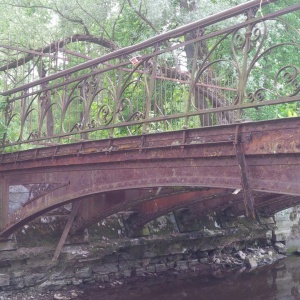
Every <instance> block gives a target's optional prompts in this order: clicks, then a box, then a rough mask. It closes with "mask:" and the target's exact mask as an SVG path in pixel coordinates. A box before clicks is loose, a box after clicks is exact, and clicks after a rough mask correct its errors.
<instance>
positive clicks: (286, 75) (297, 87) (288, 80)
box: [274, 65, 300, 97]
mask: <svg viewBox="0 0 300 300" xmlns="http://www.w3.org/2000/svg"><path fill="white" fill-rule="evenodd" d="M274 86H275V89H276V91H277V92H278V94H279V95H281V94H282V93H283V91H284V94H285V96H289V97H291V96H295V95H297V94H298V93H299V92H300V83H299V69H298V68H297V67H296V66H292V65H288V66H285V67H282V68H281V69H280V70H279V71H278V72H277V74H276V76H275V81H274Z"/></svg>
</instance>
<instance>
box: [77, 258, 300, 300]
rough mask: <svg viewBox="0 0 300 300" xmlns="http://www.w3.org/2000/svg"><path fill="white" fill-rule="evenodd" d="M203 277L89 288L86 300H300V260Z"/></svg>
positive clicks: (178, 276) (175, 276)
mask: <svg viewBox="0 0 300 300" xmlns="http://www.w3.org/2000/svg"><path fill="white" fill-rule="evenodd" d="M218 277H220V274H219V275H215V276H209V277H207V276H206V277H203V276H201V277H200V276H197V275H196V274H195V275H194V276H188V277H187V274H184V273H181V274H168V275H166V274H165V275H164V276H161V275H160V276H158V277H154V278H147V279H143V280H139V281H138V282H131V283H126V284H124V285H122V286H117V287H113V288H101V286H100V288H98V287H94V288H89V289H87V290H85V293H84V294H83V295H82V296H81V298H80V299H85V300H99V299H101V300H137V299H139V300H181V299H184V300H187V299H188V300H206V299H207V300H219V299H220V300H227V299H228V300H235V299H237V300H248V299H249V300H250V299H251V300H256V299H257V300H258V299H259V300H260V299H264V300H265V299H272V300H273V299H277V300H279V299H293V300H294V299H297V300H300V257H293V256H291V257H288V258H286V259H283V260H281V261H279V262H277V263H275V264H274V265H272V266H267V267H261V268H257V269H255V270H252V271H250V272H249V271H246V272H242V273H235V274H227V275H226V276H224V277H223V278H218Z"/></svg>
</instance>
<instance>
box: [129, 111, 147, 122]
mask: <svg viewBox="0 0 300 300" xmlns="http://www.w3.org/2000/svg"><path fill="white" fill-rule="evenodd" d="M141 119H145V116H144V114H143V113H142V112H140V111H136V112H135V113H133V114H132V115H131V116H130V117H129V119H127V120H126V121H139V120H141Z"/></svg>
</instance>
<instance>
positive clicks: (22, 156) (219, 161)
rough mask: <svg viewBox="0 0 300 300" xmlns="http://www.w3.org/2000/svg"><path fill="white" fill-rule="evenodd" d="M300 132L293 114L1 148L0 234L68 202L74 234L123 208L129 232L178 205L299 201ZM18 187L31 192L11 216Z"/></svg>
mask: <svg viewBox="0 0 300 300" xmlns="http://www.w3.org/2000/svg"><path fill="white" fill-rule="evenodd" d="M299 137H300V120H299V118H293V119H284V120H277V121H268V122H256V123H244V124H235V125H228V126H222V127H218V128H206V129H193V130H184V131H177V132H172V133H162V134H152V135H145V136H139V137H128V138H121V139H114V140H102V141H93V142H86V143H79V144H72V145H62V146H60V147H48V148H41V149H38V150H34V151H33V150H28V151H22V152H20V153H17V154H4V155H2V157H1V161H2V163H1V166H0V171H1V174H2V177H1V227H2V232H1V235H2V237H7V236H9V235H10V234H12V233H13V232H14V231H16V230H17V229H18V228H20V227H21V226H22V225H24V224H26V223H28V222H29V221H31V220H33V219H34V218H36V217H38V216H40V215H42V214H44V213H46V212H48V211H51V210H53V209H55V208H57V207H60V206H63V205H65V204H67V203H70V202H74V203H75V202H76V203H77V205H76V211H75V210H73V217H72V220H73V221H74V220H75V222H73V221H72V222H70V223H71V225H72V226H70V228H69V230H73V231H77V230H82V229H84V228H86V227H88V226H90V225H92V224H93V223H95V222H98V221H99V220H101V219H104V218H106V217H108V216H109V215H112V214H115V213H118V212H121V211H130V212H132V216H131V217H130V219H129V222H128V223H130V224H131V225H130V226H132V228H133V229H134V228H140V227H143V226H144V225H145V224H146V223H147V222H150V221H151V220H153V219H155V218H157V217H159V216H161V215H163V214H166V213H168V212H170V211H174V210H177V209H182V208H184V209H190V211H191V216H192V217H195V216H197V215H201V214H204V213H209V212H213V211H224V210H228V209H230V211H231V213H233V214H234V215H236V216H238V215H242V214H250V215H254V216H255V212H256V211H259V212H260V213H262V214H265V215H272V214H273V213H274V212H276V211H280V210H282V209H284V208H286V207H291V206H294V205H296V204H298V203H300V197H299V196H300V155H299V153H300V142H299ZM15 186H23V187H31V189H32V188H34V187H35V190H34V189H33V190H34V191H35V192H30V193H29V194H30V195H29V196H28V199H27V201H24V203H23V205H22V206H21V207H19V208H18V209H16V210H14V211H12V212H10V213H8V210H9V208H10V205H11V203H10V201H9V197H8V196H9V190H10V189H11V188H12V187H15ZM36 187H38V188H36ZM73 206H74V205H73ZM74 207H75V206H74ZM7 216H8V217H7ZM71 227H72V228H71Z"/></svg>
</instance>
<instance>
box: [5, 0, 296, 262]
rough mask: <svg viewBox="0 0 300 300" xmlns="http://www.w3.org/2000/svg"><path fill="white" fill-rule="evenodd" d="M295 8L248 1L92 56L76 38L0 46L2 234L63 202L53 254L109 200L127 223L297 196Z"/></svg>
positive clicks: (282, 203)
mask: <svg viewBox="0 0 300 300" xmlns="http://www.w3.org/2000/svg"><path fill="white" fill-rule="evenodd" d="M262 6H263V11H264V13H261V8H262ZM299 10H300V4H295V5H293V6H287V7H279V6H276V1H275V4H272V3H271V4H270V3H269V2H268V1H264V0H262V1H257V0H255V1H250V2H247V3H245V4H242V5H239V6H236V7H234V8H232V9H229V10H226V11H224V12H221V13H218V14H215V15H212V16H210V17H207V18H205V19H202V20H200V21H197V22H194V23H191V24H188V25H185V26H182V27H179V28H177V29H174V30H172V31H169V32H166V33H163V34H161V35H158V36H155V37H153V38H150V39H148V40H146V41H144V42H142V43H140V44H137V45H134V46H129V47H127V48H123V49H118V50H115V51H114V52H111V53H103V50H101V51H102V52H101V51H100V50H99V52H98V53H101V54H102V55H101V56H100V57H97V55H95V53H94V52H93V53H90V54H89V53H85V52H84V51H83V49H85V47H84V45H85V44H84V42H83V41H81V40H80V37H79V36H78V37H77V38H76V37H73V38H65V39H62V40H60V41H58V42H55V43H52V44H50V45H47V46H44V45H42V46H41V47H40V48H36V49H30V50H29V49H25V48H24V47H21V46H20V45H16V44H13V45H12V44H3V45H0V47H1V49H2V50H3V51H2V52H1V65H0V71H1V78H2V83H1V84H2V90H3V91H2V92H1V99H2V100H3V101H2V103H3V109H2V117H1V120H2V123H1V131H2V132H1V134H2V135H3V136H2V140H1V155H0V176H1V180H0V232H1V233H0V235H1V237H2V239H5V238H8V237H9V236H10V235H11V234H13V233H14V232H15V231H16V230H18V229H19V228H21V227H22V226H23V225H25V224H27V223H28V222H30V221H32V220H33V219H34V218H36V217H38V216H41V215H43V214H45V213H47V212H49V211H52V210H53V209H57V208H59V207H61V206H64V205H66V204H68V203H72V209H71V211H70V215H69V217H68V221H67V223H66V226H65V230H64V232H63V234H62V237H61V240H60V242H59V245H58V247H57V251H56V257H57V256H58V254H59V251H60V249H61V247H62V246H63V244H64V241H65V239H66V237H67V235H68V234H69V232H70V231H71V232H79V231H82V230H84V229H86V228H87V227H89V226H91V225H92V224H94V223H97V222H99V221H100V220H102V219H104V218H106V217H108V216H110V215H112V214H115V213H119V212H126V211H130V212H131V213H132V218H131V222H130V224H131V226H132V228H133V229H136V228H141V227H143V226H145V224H147V223H148V222H150V221H151V220H154V219H155V218H157V217H159V216H161V215H164V214H166V213H169V212H172V211H175V210H177V209H179V208H189V209H190V211H191V212H192V216H193V217H197V216H200V215H203V214H208V213H210V212H216V211H217V212H221V211H224V210H226V209H230V210H231V212H232V213H233V214H234V215H235V216H239V215H243V214H244V215H245V214H246V215H249V216H252V217H256V216H257V215H265V216H271V215H273V214H274V213H276V212H277V211H280V210H282V209H284V208H288V207H292V206H295V205H298V204H299V203H300V118H299V117H297V112H298V113H299V105H298V103H299V102H298V101H299V100H300V95H299V94H300V75H299V72H300V44H299V40H300V39H299V37H300V31H299V30H300V23H299V21H298V24H297V25H296V26H295V24H290V23H289V20H295V19H296V20H298V17H297V16H299ZM295 16H296V18H295ZM297 26H298V27H297ZM95 49H96V52H97V51H98V50H97V48H96V46H95ZM98 56H99V55H98ZM284 117H286V118H284ZM252 120H257V121H252ZM20 186H21V187H22V188H23V190H24V189H25V190H26V191H28V193H27V194H26V195H27V196H26V197H25V200H24V196H23V197H22V201H21V200H20V201H19V203H13V201H12V200H11V198H12V197H11V195H12V194H13V193H14V191H16V190H17V188H18V187H20ZM23 190H22V191H23Z"/></svg>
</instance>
